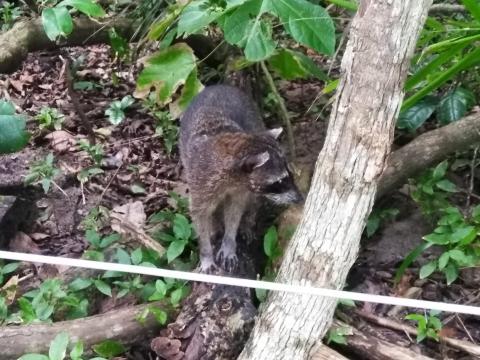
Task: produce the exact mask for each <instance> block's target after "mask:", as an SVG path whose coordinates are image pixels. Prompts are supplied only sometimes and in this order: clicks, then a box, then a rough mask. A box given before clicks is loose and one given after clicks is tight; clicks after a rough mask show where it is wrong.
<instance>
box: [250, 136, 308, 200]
mask: <svg viewBox="0 0 480 360" xmlns="http://www.w3.org/2000/svg"><path fill="white" fill-rule="evenodd" d="M280 133H281V129H273V130H269V131H267V132H266V134H265V135H263V136H260V137H259V138H258V139H257V140H259V141H262V142H263V143H262V144H260V146H258V145H259V144H258V143H257V144H256V145H257V146H255V147H254V149H255V151H253V152H252V154H249V155H247V156H246V157H245V158H244V159H243V161H242V170H243V171H244V172H246V173H247V174H248V187H249V189H250V191H252V192H253V193H255V194H258V195H262V196H265V197H266V198H267V199H269V200H271V201H273V202H274V203H277V204H292V203H299V202H302V201H303V196H302V194H301V193H300V191H299V190H298V188H297V186H296V185H295V182H294V180H293V175H292V173H291V171H290V169H289V168H288V164H287V161H286V159H285V156H284V155H283V153H282V151H281V150H280V148H279V146H278V144H277V143H276V141H275V138H276V137H278V135H280ZM252 150H253V149H252Z"/></svg>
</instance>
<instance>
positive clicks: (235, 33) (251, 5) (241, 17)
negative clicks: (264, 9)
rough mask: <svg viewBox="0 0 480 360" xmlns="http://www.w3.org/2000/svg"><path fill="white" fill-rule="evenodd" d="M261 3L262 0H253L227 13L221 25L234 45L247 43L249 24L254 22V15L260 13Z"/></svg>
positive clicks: (228, 40)
mask: <svg viewBox="0 0 480 360" xmlns="http://www.w3.org/2000/svg"><path fill="white" fill-rule="evenodd" d="M261 5H262V1H261V0H251V1H248V2H246V3H245V4H243V5H242V6H239V7H238V8H236V9H235V10H233V11H232V12H231V13H229V14H227V15H225V20H224V21H223V23H222V24H221V27H222V29H223V32H224V35H225V40H226V41H227V42H228V43H230V44H232V45H241V44H244V43H245V38H246V37H247V33H248V29H249V24H251V23H252V19H253V17H255V16H256V15H257V14H259V13H260V8H261ZM260 15H261V13H260Z"/></svg>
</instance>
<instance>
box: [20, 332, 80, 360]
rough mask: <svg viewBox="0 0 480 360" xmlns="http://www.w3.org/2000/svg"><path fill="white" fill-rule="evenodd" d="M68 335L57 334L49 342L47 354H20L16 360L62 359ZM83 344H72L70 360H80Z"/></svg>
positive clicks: (65, 353)
mask: <svg viewBox="0 0 480 360" xmlns="http://www.w3.org/2000/svg"><path fill="white" fill-rule="evenodd" d="M69 342H70V341H69V336H68V334H67V333H66V332H61V333H60V334H58V335H57V336H56V337H55V338H54V339H53V340H52V342H51V343H50V348H49V350H48V356H47V355H42V354H26V355H23V356H21V357H20V358H19V359H18V360H63V359H65V356H66V355H67V349H68V344H69ZM82 354H83V344H82V343H81V342H77V343H75V344H74V345H73V347H72V349H71V351H70V354H69V355H70V359H71V360H82Z"/></svg>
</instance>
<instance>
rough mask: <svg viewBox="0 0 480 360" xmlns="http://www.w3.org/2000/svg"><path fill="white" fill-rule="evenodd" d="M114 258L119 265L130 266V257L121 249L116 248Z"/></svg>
mask: <svg viewBox="0 0 480 360" xmlns="http://www.w3.org/2000/svg"><path fill="white" fill-rule="evenodd" d="M116 258H117V260H118V262H119V263H120V264H125V265H130V264H131V262H130V255H129V254H128V253H127V252H126V251H125V250H124V249H122V248H117V253H116Z"/></svg>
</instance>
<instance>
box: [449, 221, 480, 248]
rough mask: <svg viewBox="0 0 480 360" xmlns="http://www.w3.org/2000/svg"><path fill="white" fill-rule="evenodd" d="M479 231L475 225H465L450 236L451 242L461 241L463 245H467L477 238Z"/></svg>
mask: <svg viewBox="0 0 480 360" xmlns="http://www.w3.org/2000/svg"><path fill="white" fill-rule="evenodd" d="M476 236H477V231H476V229H475V227H473V226H464V227H460V228H458V229H456V230H455V231H454V233H453V234H452V235H451V236H450V242H452V243H457V242H461V244H462V245H466V244H468V243H470V242H472V241H473V239H475V237H476Z"/></svg>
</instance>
